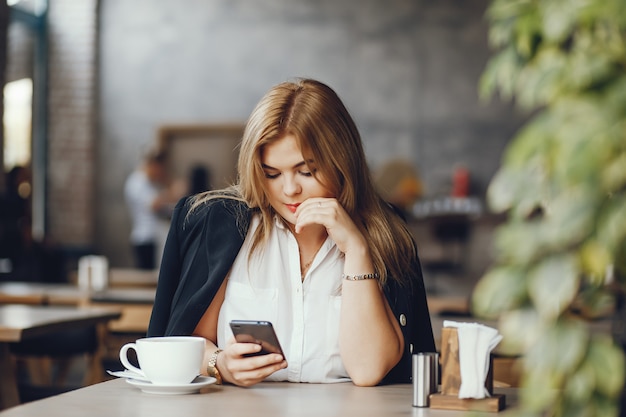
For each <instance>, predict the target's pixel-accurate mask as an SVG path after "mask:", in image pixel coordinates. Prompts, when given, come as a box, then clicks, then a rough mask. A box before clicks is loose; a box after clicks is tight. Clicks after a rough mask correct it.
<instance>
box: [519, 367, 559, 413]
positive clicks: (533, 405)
mask: <svg viewBox="0 0 626 417" xmlns="http://www.w3.org/2000/svg"><path fill="white" fill-rule="evenodd" d="M559 385H560V380H559V378H558V377H557V375H555V374H554V373H552V372H551V371H550V370H549V369H548V368H540V367H533V368H530V369H528V370H526V372H524V374H523V375H522V380H521V388H522V389H521V390H520V393H519V395H520V401H521V403H522V404H523V407H524V410H528V411H530V412H539V411H542V410H546V409H548V408H550V406H551V405H552V404H554V403H555V402H556V401H557V400H558V398H559V395H560V392H559V388H558V387H559Z"/></svg>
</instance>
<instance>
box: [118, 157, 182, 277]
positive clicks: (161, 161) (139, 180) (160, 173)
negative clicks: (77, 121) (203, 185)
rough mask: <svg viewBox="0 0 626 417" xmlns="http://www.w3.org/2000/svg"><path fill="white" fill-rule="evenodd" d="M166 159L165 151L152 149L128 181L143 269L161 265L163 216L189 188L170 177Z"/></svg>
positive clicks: (137, 251) (133, 230)
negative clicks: (171, 179)
mask: <svg viewBox="0 0 626 417" xmlns="http://www.w3.org/2000/svg"><path fill="white" fill-rule="evenodd" d="M166 161H167V155H166V154H165V153H164V152H161V151H150V152H148V153H147V154H146V155H145V157H144V160H143V162H142V164H141V165H140V166H139V167H138V168H137V169H135V170H134V171H133V172H132V173H131V174H130V175H129V176H128V178H127V179H126V183H125V184H124V198H125V200H126V205H127V206H128V210H129V212H130V216H131V221H132V228H131V233H130V243H131V245H132V247H133V256H134V258H135V266H136V267H137V268H140V269H155V268H156V267H157V259H158V253H157V250H158V248H159V247H160V245H159V242H160V241H161V240H162V239H161V235H162V233H161V229H162V227H163V226H162V223H163V220H164V219H166V220H167V219H169V217H170V215H171V212H172V209H173V207H174V204H175V203H176V201H177V200H178V199H179V198H181V197H182V196H183V195H184V194H185V192H186V186H184V185H182V184H180V183H176V182H171V181H170V180H169V178H168V172H167V165H166Z"/></svg>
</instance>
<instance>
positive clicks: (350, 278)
mask: <svg viewBox="0 0 626 417" xmlns="http://www.w3.org/2000/svg"><path fill="white" fill-rule="evenodd" d="M343 279H345V280H348V281H362V280H364V279H378V273H377V272H372V273H370V274H361V275H346V274H343Z"/></svg>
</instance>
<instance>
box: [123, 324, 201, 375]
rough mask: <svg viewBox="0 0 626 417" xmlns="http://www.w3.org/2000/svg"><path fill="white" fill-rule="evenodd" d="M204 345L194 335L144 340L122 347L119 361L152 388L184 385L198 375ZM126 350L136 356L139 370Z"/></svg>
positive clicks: (146, 338)
mask: <svg viewBox="0 0 626 417" xmlns="http://www.w3.org/2000/svg"><path fill="white" fill-rule="evenodd" d="M205 344H206V340H205V339H204V338H202V337H196V336H165V337H145V338H142V339H138V340H137V341H136V342H135V343H127V344H125V345H124V346H122V348H121V349H120V361H121V362H122V365H124V367H126V369H128V370H130V371H133V372H136V373H138V374H140V375H143V376H145V377H146V379H148V380H149V381H150V382H152V383H153V384H154V385H185V384H189V383H190V382H192V381H193V380H194V378H195V377H197V376H198V375H199V374H200V368H201V367H202V359H203V357H204V349H205ZM129 349H134V350H135V352H136V353H137V360H138V361H139V367H140V368H141V369H139V368H137V367H136V366H134V365H133V364H131V363H130V362H129V361H128V350H129Z"/></svg>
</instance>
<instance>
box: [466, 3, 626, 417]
mask: <svg viewBox="0 0 626 417" xmlns="http://www.w3.org/2000/svg"><path fill="white" fill-rule="evenodd" d="M487 18H488V20H489V25H490V32H489V41H490V44H491V46H492V47H493V48H494V49H495V54H494V55H493V56H492V58H491V59H490V60H489V62H488V64H487V67H486V69H485V71H484V73H483V76H482V79H481V82H480V90H481V94H482V95H483V97H492V96H493V95H495V94H499V95H500V96H501V97H503V98H504V99H505V100H514V101H515V104H516V105H517V106H518V107H519V108H520V109H522V110H523V111H525V112H527V115H528V119H527V122H526V123H525V124H524V126H523V127H522V128H521V129H520V130H519V131H518V133H517V134H516V135H515V137H514V138H512V140H511V142H510V143H509V145H508V146H507V149H506V150H505V154H504V156H503V160H502V164H501V167H500V168H499V170H498V172H497V173H496V175H495V176H494V178H493V179H492V181H491V183H490V185H489V188H488V191H487V202H488V205H489V207H490V208H491V210H492V211H494V212H499V213H506V214H507V216H506V217H507V220H506V221H505V222H504V223H503V224H502V225H501V226H499V227H498V229H497V230H496V233H495V238H494V257H495V262H494V264H493V265H492V266H491V267H490V269H489V270H488V271H487V272H486V274H485V275H484V276H483V277H482V278H481V280H480V281H479V282H478V284H477V286H476V288H475V291H474V293H473V298H472V307H473V311H474V312H475V314H477V315H481V316H486V317H498V318H499V320H500V322H499V323H500V324H499V327H500V332H501V333H502V334H503V335H504V340H503V342H502V343H503V344H502V348H503V349H504V350H510V351H512V352H515V353H519V354H521V357H522V366H523V369H522V381H521V384H522V388H523V389H522V390H521V398H520V410H521V412H522V413H523V414H524V415H542V416H543V415H548V416H603V417H607V416H616V415H619V413H620V398H621V394H622V389H623V385H624V365H625V360H624V351H623V349H622V346H620V344H619V343H616V339H615V338H612V337H611V335H610V334H596V333H592V332H591V331H590V326H589V321H590V320H593V319H596V318H597V317H601V316H606V315H607V314H610V313H611V312H614V311H616V312H617V313H618V314H619V311H620V309H619V308H616V306H619V305H620V303H619V302H618V301H619V298H620V297H621V295H622V294H623V293H624V291H623V289H624V288H626V282H625V281H624V278H625V277H626V2H625V1H624V0H570V1H567V0H492V1H491V3H490V5H489V7H488V9H487Z"/></svg>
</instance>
